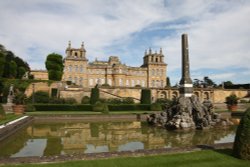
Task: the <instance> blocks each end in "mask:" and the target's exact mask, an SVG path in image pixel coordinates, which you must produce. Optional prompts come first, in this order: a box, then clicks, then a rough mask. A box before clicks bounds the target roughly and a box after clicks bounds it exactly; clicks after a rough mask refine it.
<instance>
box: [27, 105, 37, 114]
mask: <svg viewBox="0 0 250 167" xmlns="http://www.w3.org/2000/svg"><path fill="white" fill-rule="evenodd" d="M34 111H36V108H35V107H34V106H33V105H32V104H27V105H26V107H25V112H34Z"/></svg>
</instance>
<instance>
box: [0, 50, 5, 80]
mask: <svg viewBox="0 0 250 167" xmlns="http://www.w3.org/2000/svg"><path fill="white" fill-rule="evenodd" d="M4 65H5V55H4V54H3V53H1V52H0V78H1V77H2V76H3V71H4Z"/></svg>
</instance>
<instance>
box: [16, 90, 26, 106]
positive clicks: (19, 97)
mask: <svg viewBox="0 0 250 167" xmlns="http://www.w3.org/2000/svg"><path fill="white" fill-rule="evenodd" d="M26 100H27V97H26V95H25V94H24V93H23V92H17V93H16V94H15V97H14V99H13V102H14V103H15V104H17V105H23V104H25V103H26Z"/></svg>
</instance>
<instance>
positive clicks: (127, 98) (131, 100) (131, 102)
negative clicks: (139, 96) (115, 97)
mask: <svg viewBox="0 0 250 167" xmlns="http://www.w3.org/2000/svg"><path fill="white" fill-rule="evenodd" d="M122 103H123V104H134V103H135V102H134V99H133V98H132V97H126V98H124V99H123V100H122Z"/></svg>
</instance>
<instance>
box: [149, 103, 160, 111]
mask: <svg viewBox="0 0 250 167" xmlns="http://www.w3.org/2000/svg"><path fill="white" fill-rule="evenodd" d="M150 110H151V111H162V107H161V105H160V104H159V103H153V104H151V106H150Z"/></svg>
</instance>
